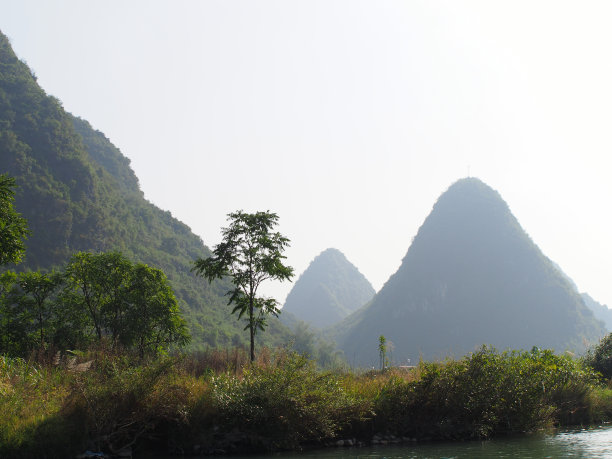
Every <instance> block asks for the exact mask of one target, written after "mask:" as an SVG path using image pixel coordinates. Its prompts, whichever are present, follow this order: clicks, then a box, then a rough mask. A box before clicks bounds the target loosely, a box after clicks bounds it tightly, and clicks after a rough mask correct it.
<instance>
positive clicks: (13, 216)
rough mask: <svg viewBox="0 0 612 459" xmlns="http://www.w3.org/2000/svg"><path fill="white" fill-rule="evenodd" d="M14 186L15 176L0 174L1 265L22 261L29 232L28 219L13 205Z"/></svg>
mask: <svg viewBox="0 0 612 459" xmlns="http://www.w3.org/2000/svg"><path fill="white" fill-rule="evenodd" d="M14 187H15V179H14V178H12V177H9V176H8V175H6V174H1V175H0V265H4V264H7V263H18V262H20V261H21V258H22V257H23V254H24V252H25V243H24V240H25V238H26V237H27V236H28V233H29V232H28V225H27V222H26V220H25V219H24V218H23V217H22V216H21V215H19V214H18V213H17V211H16V210H15V209H14V207H13V201H14V200H15V192H14V191H13V188H14Z"/></svg>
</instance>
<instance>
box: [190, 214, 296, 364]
mask: <svg viewBox="0 0 612 459" xmlns="http://www.w3.org/2000/svg"><path fill="white" fill-rule="evenodd" d="M228 220H229V221H230V225H229V226H228V227H227V228H223V229H222V234H223V241H222V242H221V243H220V244H218V245H217V246H215V248H214V250H213V255H212V256H210V257H208V258H200V259H198V260H196V262H195V266H194V268H193V269H194V271H196V273H198V274H199V275H201V276H203V277H204V278H205V279H207V280H208V281H209V282H212V281H213V280H214V279H220V278H223V277H226V276H229V277H230V279H231V281H232V284H233V286H234V288H233V289H231V290H230V291H229V292H227V294H228V295H229V297H230V299H229V302H228V305H231V304H234V305H235V306H234V309H233V310H232V313H236V312H238V313H239V314H238V318H242V316H243V315H245V314H246V315H247V320H246V321H247V325H246V326H245V328H244V329H245V330H246V329H249V331H250V338H251V360H255V334H256V332H257V330H262V331H263V330H264V329H265V326H266V316H267V315H268V314H273V315H275V316H278V314H279V313H280V309H279V308H278V302H277V301H276V300H275V299H274V298H263V297H258V296H257V290H258V288H259V286H260V285H261V284H262V282H264V281H266V280H279V281H284V280H289V279H291V277H292V276H293V268H291V267H290V266H285V265H284V264H283V260H284V259H285V257H284V256H283V255H282V253H283V251H284V250H285V249H286V248H287V247H288V245H289V239H287V238H286V237H284V236H283V235H282V234H280V233H279V232H273V231H272V230H273V228H274V227H275V226H276V225H277V223H278V215H276V214H275V213H272V212H269V211H267V212H256V213H253V214H250V213H246V212H243V211H241V210H240V211H237V212H234V213H230V214H228Z"/></svg>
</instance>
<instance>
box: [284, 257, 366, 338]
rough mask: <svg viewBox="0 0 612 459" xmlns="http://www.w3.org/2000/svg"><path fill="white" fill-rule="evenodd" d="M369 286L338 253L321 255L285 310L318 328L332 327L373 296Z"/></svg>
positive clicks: (363, 277)
mask: <svg viewBox="0 0 612 459" xmlns="http://www.w3.org/2000/svg"><path fill="white" fill-rule="evenodd" d="M374 293H375V292H374V289H373V288H372V285H371V284H370V282H369V281H368V280H367V279H366V278H365V276H364V275H363V274H361V273H360V272H359V271H358V270H357V268H356V267H355V266H354V265H353V264H352V263H351V262H350V261H348V260H347V259H346V257H345V256H344V254H343V253H342V252H340V251H339V250H337V249H327V250H325V251H323V252H322V253H321V254H320V255H318V256H317V257H316V258H315V259H314V260H313V261H312V262H311V263H310V265H309V266H308V268H307V269H306V271H304V273H303V274H302V275H301V276H300V278H299V279H298V280H297V282H296V283H295V285H294V286H293V288H292V289H291V291H290V292H289V295H288V296H287V300H286V302H285V305H284V307H283V311H287V312H290V313H292V314H293V315H295V316H296V317H297V318H298V319H301V320H303V321H305V322H307V323H309V324H311V325H313V326H315V327H318V328H325V327H328V326H330V325H333V324H335V323H337V322H339V321H340V320H342V319H343V318H344V317H346V316H348V315H349V314H350V313H351V312H353V311H355V310H357V309H358V308H359V307H361V306H363V305H364V304H365V303H367V302H368V301H369V300H371V299H372V297H373V296H374Z"/></svg>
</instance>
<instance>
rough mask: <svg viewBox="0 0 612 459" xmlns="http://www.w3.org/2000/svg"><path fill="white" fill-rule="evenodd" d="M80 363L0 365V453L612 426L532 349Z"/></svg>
mask: <svg viewBox="0 0 612 459" xmlns="http://www.w3.org/2000/svg"><path fill="white" fill-rule="evenodd" d="M79 358H80V359H81V360H93V361H94V364H93V365H92V367H91V369H89V370H88V371H84V372H76V371H74V365H71V366H61V365H60V366H53V365H52V364H51V363H46V364H35V363H32V362H27V361H24V360H21V359H11V358H8V357H1V358H0V412H2V413H3V416H2V417H0V457H41V456H45V457H70V456H72V457H73V456H74V455H76V454H78V453H81V452H83V451H84V450H86V449H90V450H94V451H104V452H107V453H118V452H119V451H121V450H123V449H126V448H132V449H133V451H134V452H135V454H138V452H139V451H140V452H143V451H152V450H153V451H157V452H161V451H163V452H166V453H170V454H185V453H186V454H189V453H193V452H194V448H196V449H197V450H198V451H199V452H203V451H204V452H205V451H213V450H224V451H226V452H233V451H239V450H240V451H272V450H278V449H299V448H303V447H305V446H308V445H323V444H325V443H326V442H330V441H333V440H334V439H338V438H353V437H357V438H360V439H364V440H368V439H370V438H372V436H373V435H374V434H376V433H384V434H393V435H396V436H398V437H410V438H419V439H425V438H427V439H470V438H488V437H491V436H494V435H498V434H501V433H508V432H524V431H532V430H536V429H540V428H543V427H547V426H552V425H571V424H580V423H582V424H587V423H594V422H596V423H599V422H601V421H607V420H610V419H612V388H610V387H608V386H607V385H606V384H605V383H603V382H602V381H601V380H600V379H599V378H598V377H597V375H596V374H595V373H594V372H593V371H592V370H590V369H589V368H588V367H586V366H584V365H583V363H582V362H581V361H579V360H577V359H574V358H572V357H569V356H557V355H555V354H554V353H552V352H551V351H540V350H537V349H534V350H533V351H531V352H506V353H498V352H496V351H495V350H493V349H489V348H482V349H481V350H479V351H478V352H475V353H473V354H471V355H469V356H467V357H465V358H463V359H460V360H447V361H444V362H420V363H419V365H418V366H417V367H416V368H414V369H411V370H404V369H398V368H390V369H387V370H385V371H369V372H356V371H343V370H337V371H320V370H318V369H317V368H316V367H315V365H314V363H313V362H310V361H309V360H307V359H306V358H304V357H301V356H299V355H296V354H292V353H288V352H286V351H284V350H276V351H271V350H269V349H265V350H263V351H262V352H261V353H260V355H259V358H258V361H257V362H256V363H255V364H253V365H251V364H250V362H249V360H248V355H247V354H246V353H245V352H244V351H242V350H240V349H228V350H217V351H208V352H201V353H197V354H191V355H182V356H171V357H169V356H165V357H161V358H158V359H155V360H152V361H147V362H143V361H137V360H135V359H133V358H132V357H130V356H127V355H110V354H108V353H105V352H103V351H95V352H90V353H85V354H83V355H81V356H80V357H79Z"/></svg>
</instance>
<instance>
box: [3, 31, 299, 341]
mask: <svg viewBox="0 0 612 459" xmlns="http://www.w3.org/2000/svg"><path fill="white" fill-rule="evenodd" d="M0 173H8V174H9V175H10V176H11V177H14V178H15V180H16V183H17V188H16V201H15V207H16V209H17V211H18V212H21V213H22V214H23V216H24V217H25V218H26V219H27V221H28V224H29V227H30V230H31V235H30V237H29V238H28V240H27V243H26V248H27V250H26V256H25V259H24V261H23V263H21V264H20V265H17V266H14V267H11V268H12V269H17V270H20V271H27V270H43V271H45V272H49V271H51V270H52V269H58V270H61V269H63V266H64V265H65V264H66V263H67V262H68V260H69V259H70V257H71V256H72V255H73V254H74V253H76V252H80V251H83V252H112V251H117V252H121V253H123V255H124V256H125V257H126V258H128V259H129V260H132V261H134V262H138V263H145V264H147V265H149V266H151V267H155V268H159V269H161V270H162V271H163V272H164V273H165V274H166V275H167V276H168V280H169V282H170V285H171V286H172V289H173V291H174V292H175V294H176V297H177V299H178V302H179V307H180V308H181V310H182V311H183V314H184V316H185V318H186V320H187V322H188V324H189V328H190V333H191V336H192V347H193V348H194V349H203V348H205V347H207V346H212V347H215V346H231V345H239V344H246V343H247V339H248V337H247V336H246V335H245V334H244V333H243V332H242V326H241V325H240V324H239V323H238V322H237V321H235V320H233V319H232V318H231V308H229V307H227V298H224V297H223V295H224V293H225V291H227V288H226V287H227V286H228V284H227V283H226V282H225V281H217V282H214V283H213V284H211V285H208V284H207V283H205V282H202V280H201V279H198V278H197V277H196V276H195V275H194V274H193V273H192V272H191V268H192V266H193V261H194V260H195V259H197V258H200V257H205V256H207V255H209V254H210V251H209V250H208V249H207V248H206V247H205V246H204V244H203V243H202V240H201V239H200V238H199V237H198V236H196V235H194V234H193V233H192V232H191V231H190V229H189V228H188V227H187V226H186V225H184V224H183V223H181V222H179V221H178V220H176V219H175V218H173V217H172V215H171V214H170V213H169V212H166V211H162V210H160V209H159V208H157V207H156V206H154V205H153V204H151V203H150V202H148V201H146V200H145V199H144V197H143V193H142V192H141V191H140V187H139V184H138V180H137V178H136V176H135V175H134V173H133V171H132V170H131V169H130V167H129V160H128V159H127V158H126V157H124V156H123V155H122V154H121V152H120V151H119V150H118V149H117V148H116V147H115V146H113V145H112V144H111V143H110V141H109V140H108V139H107V138H106V137H105V136H104V135H103V134H102V133H100V132H98V131H95V130H94V129H92V127H91V126H90V125H89V123H87V122H86V121H84V120H81V119H78V118H75V117H73V116H72V115H70V114H68V113H66V112H65V111H64V109H63V108H62V106H61V103H60V102H59V101H58V100H57V99H55V98H53V97H50V96H48V95H47V94H45V92H44V91H43V90H42V89H41V88H40V87H39V85H38V84H37V82H36V78H35V76H34V75H33V74H32V72H31V71H30V69H29V68H28V67H27V66H26V65H25V64H24V63H23V62H21V61H20V60H19V59H18V58H17V57H16V56H15V54H14V53H13V50H12V49H11V46H10V43H9V41H8V39H7V38H6V37H5V36H4V35H2V34H1V33H0ZM259 339H260V340H261V341H262V344H263V343H272V344H274V343H276V344H279V343H283V342H286V341H287V340H288V339H289V332H288V330H287V329H286V328H285V327H284V326H282V324H280V323H279V322H278V320H276V319H275V320H273V321H271V324H270V330H269V332H268V333H266V334H262V335H261V336H260V337H259Z"/></svg>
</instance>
